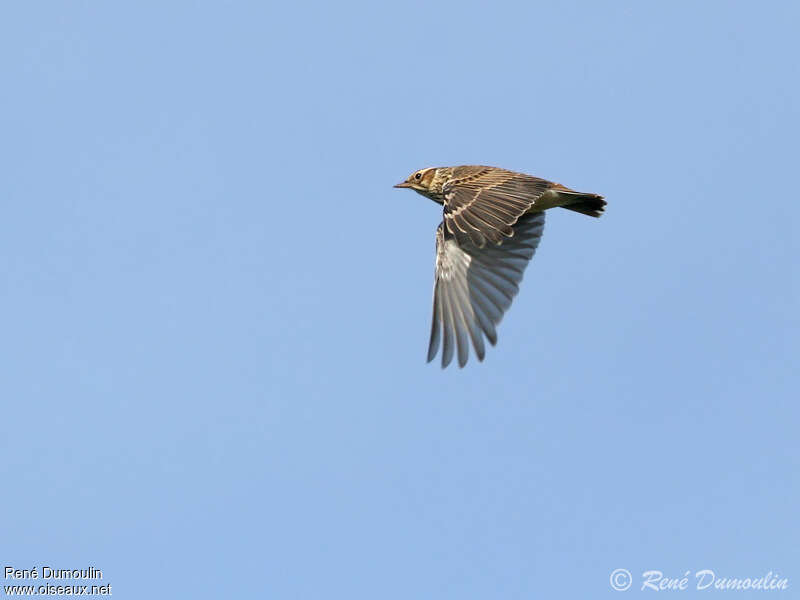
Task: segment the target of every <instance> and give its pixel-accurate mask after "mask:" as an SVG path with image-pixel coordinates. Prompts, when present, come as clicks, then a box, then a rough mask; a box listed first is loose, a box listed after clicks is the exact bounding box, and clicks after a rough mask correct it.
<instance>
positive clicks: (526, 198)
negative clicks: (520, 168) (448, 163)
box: [442, 166, 555, 248]
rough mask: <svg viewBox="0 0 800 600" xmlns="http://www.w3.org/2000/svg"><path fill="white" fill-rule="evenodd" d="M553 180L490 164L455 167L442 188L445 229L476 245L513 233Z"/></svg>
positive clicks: (496, 241) (483, 244) (479, 245)
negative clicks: (521, 218) (488, 165)
mask: <svg viewBox="0 0 800 600" xmlns="http://www.w3.org/2000/svg"><path fill="white" fill-rule="evenodd" d="M553 185H555V184H553V183H551V182H549V181H547V180H545V179H539V178H538V177H532V176H530V175H524V174H523V173H514V172H513V171H506V170H505V169H495V168H492V167H477V166H475V167H473V166H467V167H457V168H456V169H455V170H454V172H453V176H452V178H451V179H450V180H449V181H447V182H446V183H445V184H444V186H443V188H442V194H443V195H444V223H445V226H446V227H447V230H448V231H449V232H450V233H452V234H454V235H458V234H459V233H461V234H466V235H468V236H469V239H470V240H472V243H473V244H474V245H476V246H478V247H479V248H482V247H483V246H485V245H486V242H487V240H488V241H490V242H492V243H494V244H499V243H501V242H502V241H503V240H504V239H506V238H508V237H511V236H512V235H514V233H513V226H514V223H516V222H517V220H518V219H519V218H520V217H521V216H522V215H523V214H525V213H526V212H527V211H528V210H529V209H530V208H531V207H532V206H533V205H534V204H535V203H536V201H537V200H538V199H539V198H540V197H541V195H542V194H544V193H545V192H546V191H547V190H549V189H550V188H551V187H552V186H553Z"/></svg>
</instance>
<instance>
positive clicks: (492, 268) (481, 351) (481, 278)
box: [428, 212, 544, 368]
mask: <svg viewBox="0 0 800 600" xmlns="http://www.w3.org/2000/svg"><path fill="white" fill-rule="evenodd" d="M543 228H544V213H543V212H538V213H531V214H527V215H524V216H522V217H521V218H519V219H518V221H517V222H516V224H515V225H514V227H513V231H512V234H513V235H512V237H510V238H506V239H505V240H504V241H503V243H502V244H500V245H484V246H481V245H479V244H477V243H475V242H474V241H473V239H472V237H471V236H470V235H469V233H468V232H462V231H461V230H460V229H458V230H457V233H453V232H452V231H450V230H449V229H448V227H447V225H446V221H442V223H441V224H440V225H439V228H438V229H437V230H436V277H435V283H434V291H433V317H432V323H431V337H430V341H429V343H428V361H429V362H430V361H431V360H433V359H434V358H435V357H436V354H437V353H438V351H439V347H440V345H441V346H442V368H444V367H446V366H448V365H449V364H450V362H451V361H452V360H453V357H454V355H457V358H458V364H459V366H461V367H463V366H464V365H465V364H466V362H467V360H468V357H469V346H470V342H472V347H473V348H474V350H475V355H476V356H477V357H478V360H483V358H484V355H485V350H486V349H485V344H484V340H483V337H484V336H485V337H486V339H488V340H489V342H490V343H491V344H492V345H494V344H495V343H497V330H496V328H497V325H498V324H499V323H500V321H501V320H502V318H503V315H504V314H505V312H506V311H507V310H508V308H509V307H510V306H511V302H512V300H513V299H514V296H515V295H516V294H517V292H518V291H519V284H520V282H521V281H522V277H523V273H524V271H525V267H526V266H527V264H528V262H529V261H530V259H531V258H532V257H533V254H534V252H535V251H536V247H537V246H538V244H539V240H540V239H541V235H542V230H543Z"/></svg>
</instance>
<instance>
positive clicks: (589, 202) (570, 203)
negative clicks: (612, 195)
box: [558, 189, 606, 217]
mask: <svg viewBox="0 0 800 600" xmlns="http://www.w3.org/2000/svg"><path fill="white" fill-rule="evenodd" d="M558 195H559V196H560V197H561V199H563V200H564V203H563V204H562V205H561V207H562V208H566V209H568V210H574V211H575V212H579V213H581V214H584V215H589V216H590V217H599V216H600V215H602V214H603V211H604V210H605V207H606V201H605V200H603V197H602V196H598V195H597V194H584V193H582V192H573V191H572V190H566V189H565V190H559V191H558Z"/></svg>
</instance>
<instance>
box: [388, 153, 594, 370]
mask: <svg viewBox="0 0 800 600" xmlns="http://www.w3.org/2000/svg"><path fill="white" fill-rule="evenodd" d="M394 187H396V188H408V189H411V190H414V191H415V192H418V193H420V194H422V195H423V196H425V197H427V198H430V199H431V200H433V201H434V202H438V203H439V204H441V205H443V206H444V219H443V221H442V222H441V223H439V227H438V228H437V229H436V276H435V282H434V287H433V322H432V324H431V337H430V342H429V344H428V362H430V361H432V360H433V359H434V358H435V356H436V353H437V352H438V351H439V346H440V345H442V342H444V343H443V345H442V368H445V367H446V366H447V365H449V364H450V362H451V361H452V360H453V354H454V353H455V352H457V353H458V364H459V366H460V367H463V366H464V365H465V364H466V363H467V358H468V356H469V341H470V340H472V346H473V347H474V348H475V354H476V355H477V357H478V360H483V357H484V355H485V353H486V351H485V346H484V343H483V337H484V336H486V339H488V340H489V342H490V343H491V344H492V345H493V346H494V345H495V344H496V343H497V331H496V327H497V325H498V323H500V320H501V319H502V318H503V314H504V313H505V312H506V311H507V310H508V308H509V306H511V301H512V300H513V299H514V296H516V294H517V291H519V284H520V282H521V281H522V274H523V272H524V270H525V267H526V266H527V265H528V262H529V261H530V259H531V257H532V256H533V253H534V252H535V251H536V247H537V246H538V245H539V240H540V239H541V237H542V230H543V229H544V211H545V210H547V209H548V208H554V207H556V206H560V207H562V208H566V209H569V210H572V211H575V212H579V213H582V214H584V215H589V216H590V217H599V216H600V215H602V214H603V210H604V208H605V205H606V202H605V200H603V197H602V196H598V195H597V194H587V193H583V192H576V191H575V190H571V189H569V188H568V187H564V186H563V185H561V184H559V183H553V182H552V181H546V180H544V179H539V178H538V177H533V176H531V175H525V174H524V173H515V172H513V171H506V170H505V169H498V168H496V167H482V166H471V165H470V166H461V167H429V168H427V169H421V170H419V171H415V172H414V173H412V174H411V175H410V176H409V177H408V179H406V180H405V181H403V182H402V183H398V184H397V185H396V186H394Z"/></svg>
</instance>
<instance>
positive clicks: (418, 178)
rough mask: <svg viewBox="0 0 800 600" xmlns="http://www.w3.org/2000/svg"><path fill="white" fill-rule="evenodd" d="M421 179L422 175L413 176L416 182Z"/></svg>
mask: <svg viewBox="0 0 800 600" xmlns="http://www.w3.org/2000/svg"><path fill="white" fill-rule="evenodd" d="M421 178H422V173H415V174H414V179H416V180H417V181H419V180H420V179H421Z"/></svg>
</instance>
